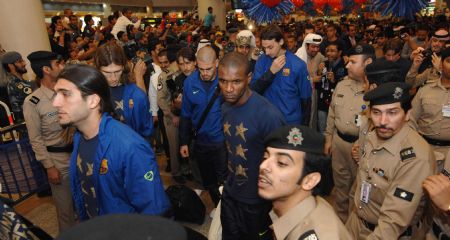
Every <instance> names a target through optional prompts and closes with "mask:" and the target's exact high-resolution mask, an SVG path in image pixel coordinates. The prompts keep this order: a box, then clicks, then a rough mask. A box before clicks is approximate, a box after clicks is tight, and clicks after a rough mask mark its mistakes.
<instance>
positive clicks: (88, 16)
mask: <svg viewBox="0 0 450 240" xmlns="http://www.w3.org/2000/svg"><path fill="white" fill-rule="evenodd" d="M91 20H92V15H90V14H88V15H86V16H84V23H85V24H86V25H88V23H89V22H90V21H91Z"/></svg>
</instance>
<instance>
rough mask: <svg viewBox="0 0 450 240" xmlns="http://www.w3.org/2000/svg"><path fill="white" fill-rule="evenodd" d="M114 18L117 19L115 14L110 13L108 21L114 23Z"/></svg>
mask: <svg viewBox="0 0 450 240" xmlns="http://www.w3.org/2000/svg"><path fill="white" fill-rule="evenodd" d="M114 19H116V17H115V16H114V15H109V16H108V22H109V23H112V21H113V20H114Z"/></svg>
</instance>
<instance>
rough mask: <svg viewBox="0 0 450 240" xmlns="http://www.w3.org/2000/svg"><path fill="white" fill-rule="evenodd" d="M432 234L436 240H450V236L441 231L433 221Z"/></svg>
mask: <svg viewBox="0 0 450 240" xmlns="http://www.w3.org/2000/svg"><path fill="white" fill-rule="evenodd" d="M433 234H434V236H435V237H436V238H437V239H438V240H450V237H449V236H448V235H447V234H445V232H444V231H442V229H441V227H439V226H438V225H437V224H436V222H435V221H433Z"/></svg>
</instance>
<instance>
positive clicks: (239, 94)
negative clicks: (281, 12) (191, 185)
mask: <svg viewBox="0 0 450 240" xmlns="http://www.w3.org/2000/svg"><path fill="white" fill-rule="evenodd" d="M249 68H250V64H249V62H248V60H247V58H246V57H245V56H243V55H242V54H239V53H236V52H233V53H229V54H227V55H225V57H224V58H223V59H222V60H221V61H220V64H219V86H220V89H221V92H222V97H223V99H224V101H225V103H224V104H223V105H222V122H223V131H224V134H225V139H226V143H227V148H228V153H229V154H228V167H229V174H228V178H227V181H226V183H225V185H224V189H223V194H222V202H221V204H222V205H221V213H220V219H221V223H222V239H271V237H272V234H271V231H270V230H269V225H270V219H269V215H268V213H269V211H270V209H271V204H270V202H267V201H264V200H262V199H261V198H259V196H258V189H257V181H258V169H259V164H260V163H261V159H262V157H263V153H264V142H263V140H264V138H265V137H267V135H269V133H270V132H272V131H273V130H274V129H276V128H278V127H279V126H281V125H282V124H284V119H283V115H282V114H281V112H280V111H279V110H278V109H277V108H276V107H275V106H273V105H272V104H271V103H269V101H267V100H266V99H265V98H264V97H262V96H261V95H259V94H257V93H255V92H253V91H251V90H250V88H249V86H248V83H249V82H250V79H251V72H250V69H249Z"/></svg>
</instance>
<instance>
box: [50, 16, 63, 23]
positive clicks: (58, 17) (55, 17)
mask: <svg viewBox="0 0 450 240" xmlns="http://www.w3.org/2000/svg"><path fill="white" fill-rule="evenodd" d="M59 19H61V17H60V16H53V17H52V19H51V21H52V24H53V25H54V24H56V23H57V22H58V20H59Z"/></svg>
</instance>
